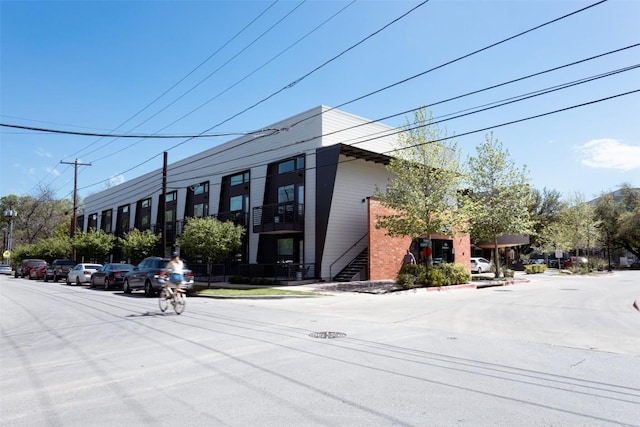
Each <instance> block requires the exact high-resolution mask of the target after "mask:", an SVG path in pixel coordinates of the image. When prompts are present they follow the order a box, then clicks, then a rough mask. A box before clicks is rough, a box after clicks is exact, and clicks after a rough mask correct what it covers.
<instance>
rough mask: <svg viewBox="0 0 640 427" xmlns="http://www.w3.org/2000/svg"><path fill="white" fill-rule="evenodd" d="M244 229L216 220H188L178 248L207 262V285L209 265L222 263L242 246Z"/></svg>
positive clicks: (231, 223) (206, 218)
mask: <svg viewBox="0 0 640 427" xmlns="http://www.w3.org/2000/svg"><path fill="white" fill-rule="evenodd" d="M244 233H245V229H244V227H242V226H239V225H235V224H234V223H233V222H231V221H226V222H221V221H218V220H217V219H214V218H210V217H205V218H189V219H188V220H187V222H186V224H185V226H184V229H183V230H182V234H181V235H180V237H179V238H178V242H177V243H178V246H180V249H181V250H182V251H184V252H185V253H187V254H189V255H192V256H197V257H202V258H205V259H206V260H207V267H208V270H209V284H211V264H212V263H216V262H222V261H223V260H224V259H225V258H227V257H228V256H229V255H230V254H232V253H233V252H236V251H238V250H239V249H240V247H241V246H242V237H243V236H244Z"/></svg>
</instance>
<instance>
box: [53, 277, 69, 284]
mask: <svg viewBox="0 0 640 427" xmlns="http://www.w3.org/2000/svg"><path fill="white" fill-rule="evenodd" d="M54 277H55V276H54ZM65 282H66V283H67V286H70V285H71V282H70V281H69V276H67V280H65Z"/></svg>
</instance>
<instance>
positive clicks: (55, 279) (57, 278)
mask: <svg viewBox="0 0 640 427" xmlns="http://www.w3.org/2000/svg"><path fill="white" fill-rule="evenodd" d="M58 280H60V278H59V277H58V276H56V275H55V274H54V275H53V281H54V282H57V281H58ZM68 284H69V281H67V285H68Z"/></svg>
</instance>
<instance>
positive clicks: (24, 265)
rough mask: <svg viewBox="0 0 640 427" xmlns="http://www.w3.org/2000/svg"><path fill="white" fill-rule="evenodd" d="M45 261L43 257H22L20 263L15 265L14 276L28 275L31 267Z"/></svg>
mask: <svg viewBox="0 0 640 427" xmlns="http://www.w3.org/2000/svg"><path fill="white" fill-rule="evenodd" d="M46 263H47V261H45V260H43V259H31V258H29V259H24V260H22V262H21V263H20V265H17V266H16V272H15V277H16V278H17V277H29V271H30V270H31V267H34V266H38V265H42V264H46Z"/></svg>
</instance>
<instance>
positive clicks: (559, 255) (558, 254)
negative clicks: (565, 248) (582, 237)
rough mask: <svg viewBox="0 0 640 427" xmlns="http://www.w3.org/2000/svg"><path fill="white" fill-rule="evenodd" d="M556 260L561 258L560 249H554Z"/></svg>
mask: <svg viewBox="0 0 640 427" xmlns="http://www.w3.org/2000/svg"><path fill="white" fill-rule="evenodd" d="M556 258H558V259H560V258H562V249H556Z"/></svg>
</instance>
